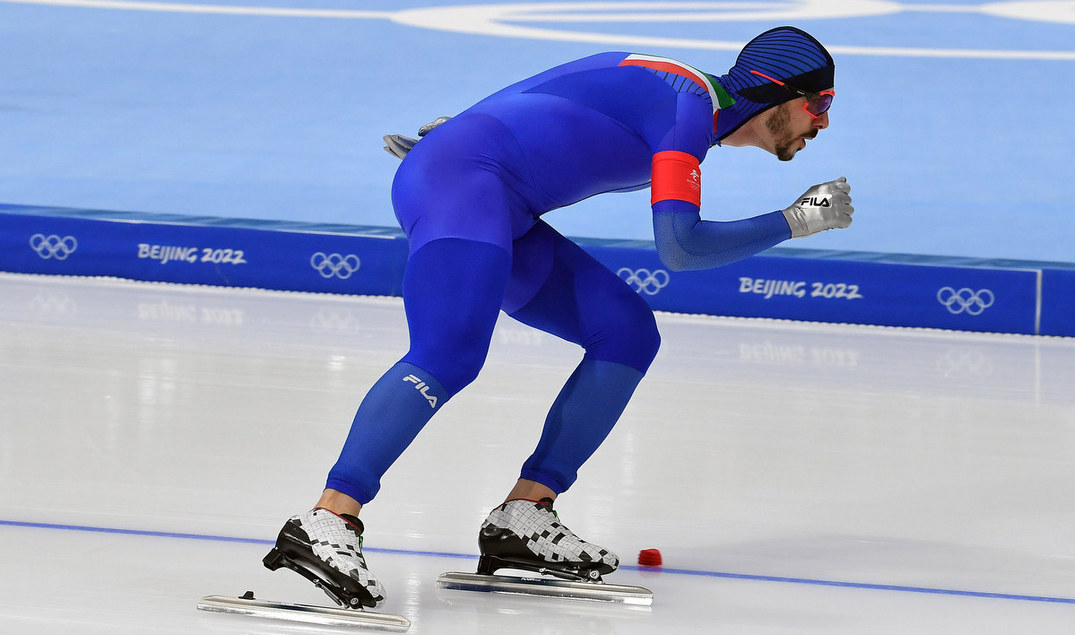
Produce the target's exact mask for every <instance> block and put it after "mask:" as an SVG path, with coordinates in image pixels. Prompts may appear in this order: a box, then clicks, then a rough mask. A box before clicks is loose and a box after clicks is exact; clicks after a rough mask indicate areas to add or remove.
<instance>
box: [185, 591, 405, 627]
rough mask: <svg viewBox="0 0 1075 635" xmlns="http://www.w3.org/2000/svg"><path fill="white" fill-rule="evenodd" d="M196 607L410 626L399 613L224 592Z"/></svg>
mask: <svg viewBox="0 0 1075 635" xmlns="http://www.w3.org/2000/svg"><path fill="white" fill-rule="evenodd" d="M198 610H200V611H210V612H214V613H235V614H238V615H249V616H252V617H263V618H269V619H274V620H284V621H288V622H303V623H306V624H317V625H320V626H361V627H366V628H371V627H372V628H379V629H385V630H406V629H408V628H410V626H411V621H410V620H408V619H407V618H405V617H403V616H402V615H390V614H388V613H373V612H370V611H360V610H357V609H339V608H333V607H329V606H314V605H312V604H290V603H285V602H272V601H268V600H255V599H253V598H232V597H226V596H223V595H208V596H206V597H203V598H202V599H201V601H200V602H198Z"/></svg>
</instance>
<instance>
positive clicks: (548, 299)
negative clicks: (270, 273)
mask: <svg viewBox="0 0 1075 635" xmlns="http://www.w3.org/2000/svg"><path fill="white" fill-rule="evenodd" d="M732 101H733V100H732V99H731V98H730V97H729V96H728V94H727V93H726V92H725V91H724V90H723V89H722V88H721V86H720V85H719V83H718V82H717V81H716V78H714V77H713V76H711V75H707V74H706V73H703V72H701V71H698V70H696V69H693V68H691V67H689V66H686V65H684V64H681V63H679V62H676V61H673V60H669V59H666V58H659V57H652V56H645V55H631V54H627V53H602V54H598V55H593V56H590V57H587V58H584V59H580V60H577V61H574V62H570V63H567V64H564V65H562V66H558V67H556V68H553V69H551V70H548V71H546V72H543V73H540V74H538V75H536V76H534V77H531V78H529V79H526V80H523V81H521V82H519V83H517V84H514V85H512V86H509V87H508V88H505V89H504V90H501V91H499V92H497V93H495V94H493V95H491V96H490V97H488V98H486V99H484V100H482V101H480V102H478V103H477V104H475V105H474V106H473V107H471V108H469V109H468V110H466V111H464V112H463V113H461V114H459V115H457V116H456V117H454V118H452V119H450V120H449V121H447V122H446V123H444V124H442V125H440V126H439V127H437V128H435V129H434V130H433V131H432V132H430V133H429V134H428V135H427V136H426V137H424V138H423V140H422V141H421V142H420V143H418V144H416V145H415V146H414V148H413V150H411V152H410V153H409V154H408V155H407V156H406V158H405V159H404V160H403V163H402V164H401V165H400V167H399V170H398V172H397V173H396V177H395V181H394V183H393V186H392V203H393V206H394V208H395V212H396V217H397V218H398V220H399V222H400V225H401V226H402V228H403V230H404V231H405V232H406V234H407V236H408V238H409V240H410V256H409V260H408V264H407V268H406V273H405V275H404V284H403V298H404V306H405V311H406V316H407V323H408V330H409V333H410V350H409V351H408V352H407V354H406V355H405V356H404V357H403V358H402V359H401V360H400V361H399V362H398V363H397V364H396V365H395V366H393V367H392V368H391V369H389V370H388V372H386V373H385V375H383V376H382V377H381V378H380V380H378V381H377V383H376V384H375V385H374V386H373V388H372V389H371V390H370V391H369V393H367V395H366V397H365V399H364V400H363V402H362V404H361V405H360V406H359V409H358V412H357V414H356V415H355V419H354V423H353V424H352V427H351V431H350V434H349V436H348V438H347V441H346V442H345V444H344V448H343V451H342V453H341V455H340V458H339V461H338V462H337V463H336V465H335V466H334V467H333V469H332V471H331V472H330V474H329V479H328V484H327V486H328V487H329V488H331V489H335V490H338V491H342V492H344V493H345V494H348V495H350V496H352V497H353V498H355V499H356V500H358V501H359V502H360V503H363V504H365V503H367V502H369V501H370V500H371V499H373V497H374V495H375V494H376V493H377V491H378V488H379V487H380V478H381V476H382V475H383V474H384V472H385V471H387V469H388V467H389V466H390V465H391V464H392V462H393V461H395V460H396V458H397V457H398V456H399V455H400V454H401V453H402V452H403V450H404V449H406V447H407V446H408V445H409V444H410V443H411V442H412V441H413V439H414V437H415V436H416V435H417V434H418V432H419V431H420V430H421V429H422V427H423V426H424V425H425V424H426V422H427V421H429V419H430V418H431V417H432V416H433V414H435V413H436V411H437V410H438V409H439V408H441V407H442V406H443V405H444V403H445V402H447V401H448V399H450V398H451V397H452V396H453V395H455V394H456V393H458V392H459V391H460V390H462V389H463V387H465V386H466V385H467V384H469V383H470V382H471V381H473V380H474V379H475V377H477V375H478V372H479V370H480V369H481V367H482V365H483V363H484V361H485V357H486V353H487V351H488V347H489V341H490V338H491V335H492V331H493V326H494V324H495V322H496V320H497V316H498V314H499V311H501V310H503V311H505V312H506V313H508V314H509V315H511V316H512V317H513V318H515V319H516V320H519V321H520V322H523V323H525V324H528V325H531V326H533V327H535V328H538V329H541V330H542V331H545V332H548V333H551V334H553V335H556V336H558V337H561V338H563V339H565V340H568V341H571V342H574V343H576V344H578V345H580V346H581V347H582V348H583V349H584V351H585V355H584V357H583V359H582V362H581V363H580V364H579V366H578V367H577V368H576V369H575V371H574V373H573V374H572V375H571V376H570V378H569V379H568V381H567V383H566V384H565V386H564V387H563V389H562V391H561V392H560V394H559V396H558V397H557V398H556V400H555V402H554V403H553V405H552V408H551V410H550V411H549V413H548V416H547V418H546V420H545V425H544V429H543V432H542V435H541V438H540V441H539V442H538V446H537V449H536V450H535V451H534V453H533V455H532V456H531V457H530V458H529V459H528V460H527V461H526V463H525V464H524V466H523V468H522V472H521V477H522V478H525V479H530V480H533V481H537V482H539V483H542V484H544V485H546V486H548V487H549V488H551V489H552V490H553V491H555V492H563V491H565V490H566V489H567V488H568V487H570V486H571V484H572V483H573V482H574V480H575V478H576V472H577V470H578V468H579V467H580V466H581V465H582V464H583V462H585V461H586V459H587V458H589V457H590V455H591V454H592V453H593V452H594V451H595V450H596V449H597V447H598V446H599V445H600V444H601V442H602V441H603V440H604V439H605V437H606V436H607V435H608V433H609V431H610V430H611V429H612V426H613V425H614V424H615V423H616V420H617V419H618V418H619V416H620V414H621V413H622V411H623V409H624V407H625V406H626V405H627V402H628V400H629V399H630V397H631V394H632V393H633V391H634V389H635V387H636V385H637V384H638V382H639V381H640V380H641V379H642V377H643V375H644V374H645V372H646V370H647V369H648V368H649V365H650V363H651V362H652V360H653V358H654V356H655V355H656V353H657V349H658V346H659V344H660V336H659V335H658V332H657V328H656V323H655V320H654V317H653V314H652V311H651V310H650V309H649V307H648V306H647V305H646V303H645V302H644V301H643V300H642V299H641V298H640V297H639V295H638V294H637V293H635V292H634V291H633V290H632V289H631V288H630V287H629V286H628V285H627V284H626V283H625V282H624V281H623V280H621V279H620V278H619V277H617V275H616V274H615V273H613V272H611V271H609V270H608V269H606V268H605V267H604V266H602V265H601V264H599V263H598V262H597V261H596V260H594V259H593V258H592V257H591V256H589V255H588V254H586V253H585V252H584V251H583V250H582V249H581V248H580V247H578V246H577V245H575V244H574V243H573V242H571V241H569V240H567V239H566V238H564V237H563V236H561V235H560V234H559V233H557V232H556V231H555V230H554V229H552V228H551V227H550V226H549V225H548V224H546V223H545V222H543V221H542V220H541V219H540V217H541V215H542V214H544V213H545V212H548V211H550V210H553V209H556V208H560V207H564V206H568V205H571V204H572V203H575V202H577V201H580V200H582V199H585V198H587V197H590V196H593V195H595V194H601V193H605V192H620V191H630V190H638V189H641V188H645V187H649V186H651V183H652V187H651V191H652V213H653V221H654V235H655V239H656V244H657V249H658V253H659V255H660V257H661V258H662V260H663V261H664V262H665V264H666V265H667V266H668V267H669V268H671V269H674V270H681V269H701V268H709V267H716V266H719V265H721V264H724V263H727V262H732V261H734V260H738V259H741V258H744V257H746V256H749V255H752V254H755V253H757V252H759V251H762V250H764V249H766V248H768V247H771V246H773V245H775V244H777V243H779V242H781V241H783V240H785V239H787V238H789V237H790V235H791V234H790V230H789V227H788V224H787V221H785V220H784V217H783V215H782V213H781V212H779V211H777V212H772V213H769V214H763V215H761V216H756V217H754V218H749V219H745V220H739V221H728V222H713V221H702V220H701V219H700V217H699V201H700V198H699V186H700V180H699V179H700V170H699V168H698V165H699V164H700V163H701V161H702V160H703V159H704V158H705V156H706V153H707V152H708V151H709V150H710V148H711V147H713V146H714V145H716V143H717V137H716V133H715V121H716V120H717V118H718V117H719V116H720V108H721V107H726V106H727V105H728V104H730V103H731V102H732ZM503 424H504V425H505V426H525V425H527V422H526V421H505V422H503ZM475 458H476V459H479V460H480V457H475Z"/></svg>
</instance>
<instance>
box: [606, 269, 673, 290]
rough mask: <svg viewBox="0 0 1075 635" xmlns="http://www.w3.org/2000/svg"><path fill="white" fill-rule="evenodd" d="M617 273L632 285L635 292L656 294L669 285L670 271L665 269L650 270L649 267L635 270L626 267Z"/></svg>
mask: <svg viewBox="0 0 1075 635" xmlns="http://www.w3.org/2000/svg"><path fill="white" fill-rule="evenodd" d="M616 275H618V276H619V277H620V278H621V279H623V281H624V282H626V283H627V284H629V285H631V288H632V289H634V290H635V293H645V294H646V295H656V294H657V292H658V291H660V290H661V289H663V288H665V287H666V286H668V281H669V279H670V277H669V275H668V272H667V271H665V270H664V269H657V270H656V271H650V270H649V269H637V270H635V269H630V268H628V267H624V268H622V269H620V270H619V271H617V272H616Z"/></svg>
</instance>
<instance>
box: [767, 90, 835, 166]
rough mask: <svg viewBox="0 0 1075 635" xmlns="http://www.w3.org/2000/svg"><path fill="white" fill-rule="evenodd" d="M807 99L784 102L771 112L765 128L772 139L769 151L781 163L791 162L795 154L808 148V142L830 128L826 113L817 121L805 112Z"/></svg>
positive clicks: (801, 98)
mask: <svg viewBox="0 0 1075 635" xmlns="http://www.w3.org/2000/svg"><path fill="white" fill-rule="evenodd" d="M804 103H806V98H805V97H800V98H798V99H793V100H791V101H787V102H784V103H782V104H780V105H779V106H777V107H775V108H771V109H770V110H769V113H768V114H769V117H768V119H766V121H765V128H766V130H767V131H768V132H769V135H770V137H771V139H770V141H771V144H772V147H771V148H769V151H770V152H772V153H773V154H775V155H776V158H778V159H780V160H781V161H791V160H792V159H794V158H795V153H797V152H798V151H799V150H802V149H803V148H805V147H806V140H807V139H813V138H814V137H816V136H817V133H818V132H820V131H821V130H823V129H824V128H828V127H829V113H828V112H824V113H822V114H821V116H820V117H817V118H816V119H815V118H814V117H811V116H810V113H808V112H806V111H805V110H803V104H804Z"/></svg>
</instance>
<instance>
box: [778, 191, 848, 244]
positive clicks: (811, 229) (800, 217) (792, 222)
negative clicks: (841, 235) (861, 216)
mask: <svg viewBox="0 0 1075 635" xmlns="http://www.w3.org/2000/svg"><path fill="white" fill-rule="evenodd" d="M854 213H855V208H854V207H852V206H851V186H850V185H848V184H847V179H846V178H844V177H842V176H841V177H840V178H838V179H836V180H835V181H829V182H827V183H821V184H820V185H815V186H814V187H812V188H810V189H808V190H806V192H805V193H803V195H802V196H800V197H799V199H798V200H797V201H796V202H795V203H794V204H793V205H792V206H791V207H788V208H787V209H785V210H784V218H785V219H786V220H787V221H788V225H789V226H790V227H791V237H792V238H801V237H803V236H809V235H810V234H816V233H818V232H820V231H825V230H826V229H833V228H836V227H840V228H843V227H847V226H848V225H850V224H851V215H852V214H854Z"/></svg>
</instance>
